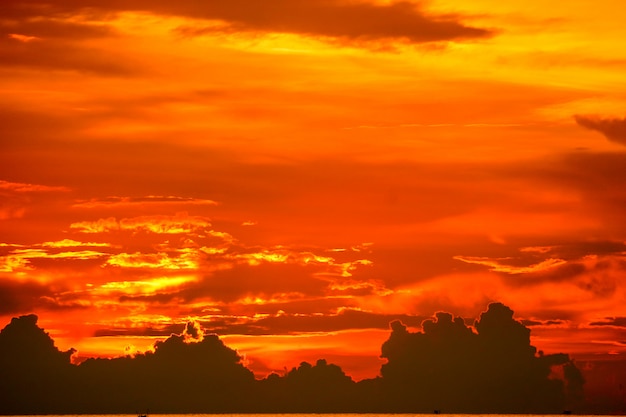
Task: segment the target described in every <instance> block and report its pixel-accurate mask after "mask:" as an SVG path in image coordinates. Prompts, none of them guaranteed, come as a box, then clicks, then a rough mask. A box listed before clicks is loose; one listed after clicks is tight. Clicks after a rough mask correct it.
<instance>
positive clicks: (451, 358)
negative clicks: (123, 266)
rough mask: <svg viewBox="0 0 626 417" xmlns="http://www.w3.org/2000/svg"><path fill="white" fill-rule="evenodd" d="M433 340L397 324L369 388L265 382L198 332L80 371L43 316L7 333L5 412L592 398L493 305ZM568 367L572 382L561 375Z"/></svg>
mask: <svg viewBox="0 0 626 417" xmlns="http://www.w3.org/2000/svg"><path fill="white" fill-rule="evenodd" d="M422 327H423V332H419V333H411V332H409V331H408V330H407V328H406V326H405V325H404V324H402V323H400V322H399V321H394V322H392V324H391V329H392V331H391V334H390V337H389V339H388V340H387V341H386V342H385V343H384V344H383V346H382V357H383V358H385V359H387V361H388V362H387V363H386V364H385V365H383V366H382V369H381V375H382V377H378V378H375V379H372V380H365V381H362V382H360V383H359V384H356V383H354V381H353V380H352V379H351V378H350V377H348V376H347V375H346V374H345V373H344V372H343V371H342V370H341V368H340V367H339V366H337V365H334V364H329V363H328V362H327V361H326V360H324V359H319V360H318V361H317V362H316V363H315V365H311V364H310V363H308V362H302V363H301V364H300V365H299V366H298V367H296V368H293V369H292V370H291V371H288V372H286V373H285V374H284V375H283V376H280V375H277V374H272V375H270V376H269V377H267V378H266V379H264V380H261V381H255V379H254V377H253V375H252V372H250V370H248V369H247V368H246V367H245V366H244V365H243V363H242V357H241V356H240V355H239V354H238V353H237V352H236V351H234V350H232V349H230V348H228V347H227V346H225V345H224V343H223V342H222V341H221V340H220V339H219V338H218V337H217V336H216V335H204V334H203V333H202V331H200V329H199V328H198V327H197V324H194V323H189V324H187V326H185V329H184V331H183V334H181V335H171V336H170V337H168V338H167V339H166V340H164V341H160V342H157V343H156V344H155V346H154V351H153V352H147V353H143V354H141V353H140V354H137V355H135V356H132V357H131V356H125V357H119V358H113V359H87V360H85V361H83V362H82V363H81V364H80V365H72V364H71V363H70V356H71V355H72V354H73V350H69V351H67V352H61V351H59V350H58V349H57V348H56V347H55V346H54V342H53V340H52V339H51V338H50V337H49V336H48V334H46V333H45V332H44V331H43V329H41V328H39V327H38V326H37V317H36V316H33V315H31V316H22V317H20V318H16V319H13V320H12V321H11V323H10V324H9V325H7V326H6V327H5V328H4V329H3V330H2V332H1V333H0V372H1V373H2V375H3V378H1V379H0V388H2V390H0V396H2V401H0V413H2V414H27V413H32V414H38V413H49V414H50V413H55V414H68V413H69V414H82V413H92V414H93V413H129V412H132V411H136V410H137V409H138V408H140V409H150V410H151V411H152V412H155V413H223V412H229V413H232V412H281V413H286V412H335V413H336V412H411V413H416V412H431V411H432V410H433V409H439V408H440V407H441V408H443V407H445V408H444V411H446V412H464V413H467V412H479V413H488V412H507V413H521V412H526V413H527V412H537V413H546V412H560V411H561V410H563V409H564V408H565V407H568V406H570V405H572V404H573V403H572V402H568V401H570V400H574V399H576V396H577V395H580V394H581V392H580V388H581V384H582V377H581V374H580V371H578V369H577V368H576V367H575V366H574V364H573V363H572V362H571V361H570V359H569V357H568V356H567V355H565V354H555V355H541V354H539V355H537V354H536V352H535V348H534V347H532V346H531V345H530V330H528V328H526V327H525V326H524V325H522V324H521V323H520V322H518V321H516V320H514V319H513V311H512V310H510V309H509V308H508V307H506V306H504V305H502V304H491V305H490V306H489V310H488V311H487V312H484V313H483V314H482V315H481V317H480V319H479V320H478V321H477V322H476V324H475V328H476V330H477V331H478V333H475V332H474V330H473V329H472V328H470V327H467V326H466V325H465V323H464V321H463V319H461V318H454V317H453V316H452V315H451V314H449V313H437V315H436V318H434V319H429V320H425V321H424V322H423V324H422ZM554 367H560V369H562V376H563V378H562V379H554V378H551V377H550V373H551V369H553V368H554Z"/></svg>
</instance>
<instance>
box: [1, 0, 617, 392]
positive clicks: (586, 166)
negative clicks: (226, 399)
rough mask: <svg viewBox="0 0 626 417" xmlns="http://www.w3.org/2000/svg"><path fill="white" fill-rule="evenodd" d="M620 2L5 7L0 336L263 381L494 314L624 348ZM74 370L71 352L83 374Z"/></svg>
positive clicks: (609, 350) (593, 353)
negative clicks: (425, 324)
mask: <svg viewBox="0 0 626 417" xmlns="http://www.w3.org/2000/svg"><path fill="white" fill-rule="evenodd" d="M625 19H626V9H624V7H623V5H622V4H621V2H620V1H617V0H598V1H596V2H593V5H592V6H591V5H590V3H589V2H588V1H583V0H570V1H567V2H564V1H560V2H549V3H546V2H545V1H539V0H525V1H523V2H522V1H508V2H502V1H496V0H472V1H469V0H431V1H408V0H407V1H377V0H354V1H347V0H345V1H344V0H315V1H314V0H266V1H263V2H256V1H252V0H228V1H227V0H213V1H207V2H197V1H192V0H178V1H176V2H170V1H165V0H156V1H154V0H153V1H145V0H127V1H117V0H108V1H105V0H102V1H94V0H90V1H89V0H88V1H83V0H81V1H77V0H54V1H52V0H38V1H34V0H19V1H18V0H3V3H2V9H1V10H0V91H1V94H0V126H1V127H0V133H1V134H0V322H2V323H8V322H9V321H10V320H11V318H12V317H15V316H19V315H22V314H30V313H35V314H37V315H38V316H39V323H40V325H41V326H42V327H43V328H45V329H46V331H48V332H49V333H50V335H51V337H53V339H54V340H55V342H56V343H57V345H59V347H60V348H62V349H64V350H66V349H69V348H72V347H73V348H75V349H77V351H78V353H77V354H76V355H77V356H76V357H77V358H81V357H82V358H86V357H94V356H105V357H112V356H119V355H124V354H132V353H136V352H143V351H145V350H147V349H150V348H151V346H153V344H154V343H155V341H156V340H162V339H165V338H167V337H168V336H169V335H170V334H171V333H180V332H182V330H183V329H184V327H185V324H186V323H187V322H189V321H194V322H196V323H198V324H199V325H200V326H201V327H202V328H203V330H204V331H205V332H206V333H216V334H218V335H219V336H220V337H221V338H222V340H223V341H224V342H225V343H226V344H227V345H228V346H230V347H232V348H234V349H237V351H238V352H239V353H240V354H241V355H243V357H244V358H245V365H246V366H247V367H249V368H250V369H251V370H252V371H253V372H254V373H255V375H256V376H257V377H264V376H265V375H267V374H268V373H269V372H271V371H278V372H281V371H282V370H284V369H285V368H290V367H292V366H295V365H297V364H299V363H300V362H301V361H303V360H308V361H313V362H314V361H315V360H316V359H318V358H325V359H327V360H329V361H332V362H333V363H336V364H338V365H340V366H341V368H342V369H343V370H344V371H345V372H346V373H347V374H348V375H350V376H352V377H353V378H354V379H356V380H358V379H363V378H372V377H375V376H376V375H379V373H380V367H381V365H382V364H383V363H384V360H383V359H381V358H380V357H379V356H380V353H381V351H380V349H381V344H382V343H383V342H384V341H385V340H386V339H387V338H388V336H389V332H390V329H389V322H391V321H393V320H396V319H398V320H401V321H402V322H403V323H405V324H406V325H407V326H409V328H412V329H419V328H420V324H421V322H422V321H423V320H424V319H427V318H429V317H432V316H433V315H434V314H435V313H436V312H438V311H447V312H451V313H453V314H454V315H455V316H461V317H463V318H465V319H466V322H467V323H468V324H469V325H471V324H472V323H473V321H474V320H475V319H476V318H478V317H479V315H480V313H481V312H483V311H485V310H486V308H487V306H488V304H489V303H491V302H502V303H504V304H506V305H507V306H510V308H511V309H512V310H514V312H515V317H516V318H517V319H518V320H520V321H522V323H524V324H525V325H526V326H528V327H529V328H530V329H531V338H532V342H533V345H534V346H536V347H537V348H538V349H540V350H542V351H544V352H546V353H558V352H565V353H568V354H570V355H571V356H572V357H573V358H575V359H578V360H592V359H600V358H602V359H604V360H609V359H610V360H612V361H623V360H624V355H625V354H626V303H625V302H624V301H625V298H626V292H625V291H626V280H625V278H626V209H625V207H626V188H624V186H623V184H624V183H625V182H626V169H625V167H626V119H624V108H625V107H626V106H625V104H626V83H625V82H624V77H623V74H624V71H625V70H626V52H625V51H624V48H623V47H622V46H623V40H624V39H626V26H624V25H623V22H624V20H625ZM78 360H80V359H78Z"/></svg>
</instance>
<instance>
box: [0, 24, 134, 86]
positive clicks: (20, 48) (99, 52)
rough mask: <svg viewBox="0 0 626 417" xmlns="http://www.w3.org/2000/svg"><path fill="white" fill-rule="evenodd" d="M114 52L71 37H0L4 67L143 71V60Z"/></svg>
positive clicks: (117, 74) (118, 74) (119, 74)
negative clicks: (80, 42) (29, 40)
mask: <svg viewBox="0 0 626 417" xmlns="http://www.w3.org/2000/svg"><path fill="white" fill-rule="evenodd" d="M13 35H15V34H13ZM17 35H20V36H26V35H24V34H17ZM112 54H113V55H115V54H116V52H113V53H111V52H107V51H105V50H104V49H101V48H99V47H96V46H92V47H86V46H84V45H81V44H78V43H76V42H74V41H73V40H70V39H50V40H43V39H39V38H35V39H34V40H33V41H32V42H23V41H22V40H20V39H19V37H18V38H16V37H15V36H9V35H6V36H4V37H0V66H1V67H5V68H36V69H41V70H60V71H73V72H79V73H86V74H97V75H102V76H109V77H130V76H134V75H137V74H138V73H139V72H141V68H142V65H141V63H139V62H130V61H132V59H130V58H127V59H122V58H121V57H120V56H118V57H117V58H118V59H114V58H113V57H112Z"/></svg>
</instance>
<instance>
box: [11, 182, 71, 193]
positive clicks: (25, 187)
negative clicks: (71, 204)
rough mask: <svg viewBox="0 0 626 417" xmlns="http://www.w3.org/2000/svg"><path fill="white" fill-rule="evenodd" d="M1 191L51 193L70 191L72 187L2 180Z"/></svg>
mask: <svg viewBox="0 0 626 417" xmlns="http://www.w3.org/2000/svg"><path fill="white" fill-rule="evenodd" d="M0 191H4V192H13V193H50V192H68V191H70V189H69V188H68V187H63V186H53V185H42V184H29V183H23V182H11V181H4V180H0Z"/></svg>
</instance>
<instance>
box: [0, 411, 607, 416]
mask: <svg viewBox="0 0 626 417" xmlns="http://www.w3.org/2000/svg"><path fill="white" fill-rule="evenodd" d="M524 415H526V416H533V417H555V414H446V413H444V412H442V413H441V414H383V413H371V414H359V413H354V414H340V413H329V414H305V413H293V414H272V413H269V414H153V415H149V416H148V417H151V416H154V417H157V416H158V417H279V416H280V417H320V416H323V417H377V416H380V417H389V416H394V417H404V416H406V417H410V416H418V417H439V416H446V417H481V416H485V417H521V416H524ZM576 416H577V417H601V416H599V415H597V414H594V415H593V416H592V415H584V414H576ZM3 417H28V416H24V415H21V416H3ZM38 417H41V416H38ZM45 417H137V414H62V415H46V416H45Z"/></svg>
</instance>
